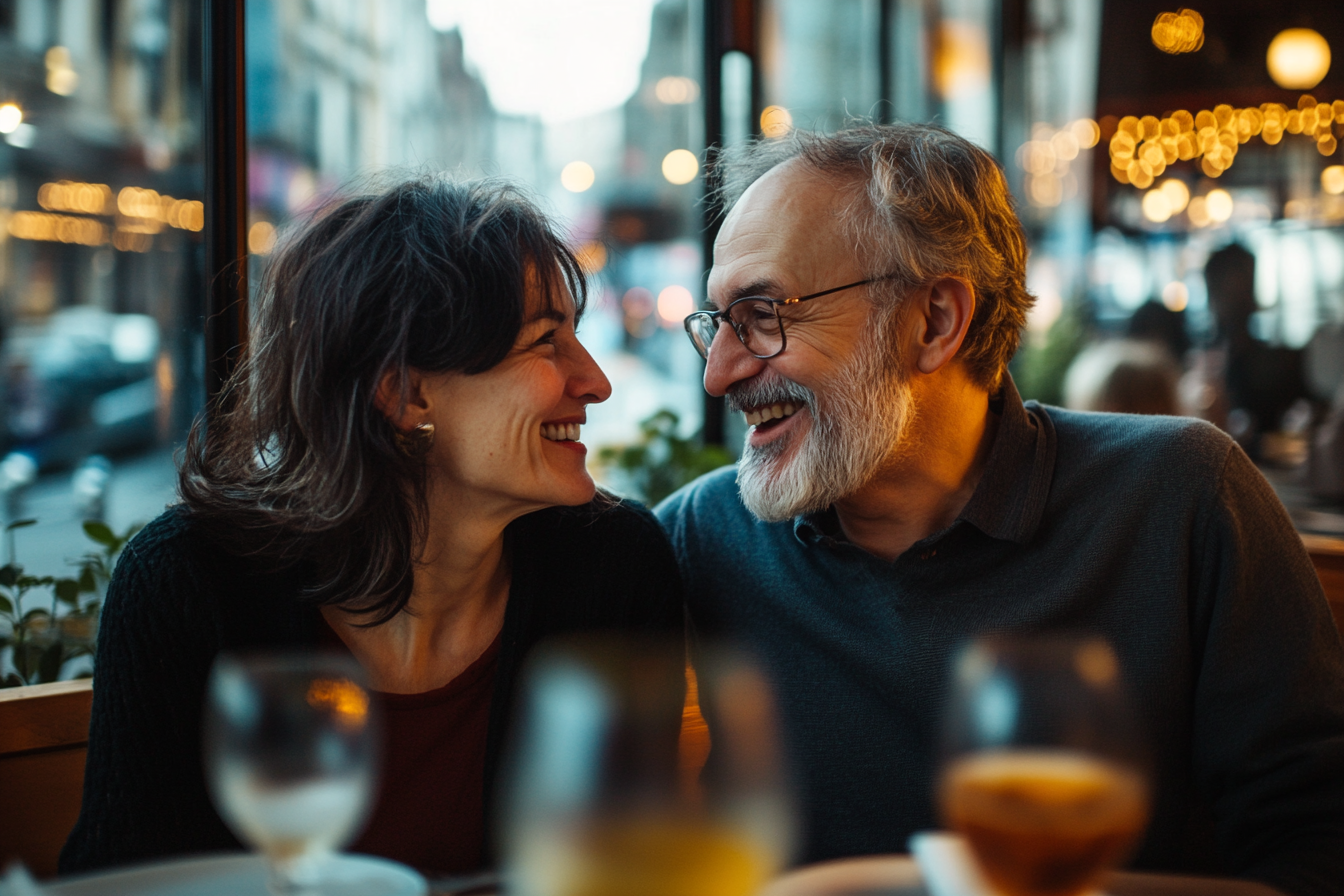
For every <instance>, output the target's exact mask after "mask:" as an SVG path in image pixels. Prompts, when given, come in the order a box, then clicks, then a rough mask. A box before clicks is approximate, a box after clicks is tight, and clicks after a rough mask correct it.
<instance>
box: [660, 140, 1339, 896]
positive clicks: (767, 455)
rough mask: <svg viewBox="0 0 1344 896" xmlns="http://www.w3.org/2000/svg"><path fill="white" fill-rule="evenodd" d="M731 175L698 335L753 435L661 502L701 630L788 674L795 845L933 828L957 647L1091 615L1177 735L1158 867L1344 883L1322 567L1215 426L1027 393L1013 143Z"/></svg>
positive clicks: (851, 143) (1313, 889) (882, 149)
mask: <svg viewBox="0 0 1344 896" xmlns="http://www.w3.org/2000/svg"><path fill="white" fill-rule="evenodd" d="M720 172H721V174H722V176H723V181H724V184H725V186H724V188H723V198H724V199H725V205H726V206H727V207H728V209H729V211H728V214H727V218H726V219H725V221H724V224H723V228H722V230H721V231H720V233H719V237H718V240H717V242H716V245H715V250H714V267H713V271H712V273H711V275H710V278H709V296H710V299H711V301H712V303H713V305H714V306H715V309H716V312H714V313H700V314H698V315H696V316H693V317H692V318H691V319H690V320H689V321H688V325H687V329H688V332H689V333H690V334H691V335H692V339H693V341H695V342H696V343H697V347H699V348H701V350H702V352H704V353H705V354H706V355H707V366H706V369H705V388H706V389H707V390H708V391H709V392H710V393H711V394H714V395H725V396H726V397H727V400H728V402H729V405H730V407H731V408H733V409H735V410H736V411H740V412H741V413H743V414H744V416H745V419H746V422H747V423H748V425H749V427H750V429H749V433H748V436H747V440H746V446H745V448H744V451H743V454H742V459H741V461H740V463H739V464H738V465H737V467H736V469H733V468H725V469H723V470H719V471H718V472H715V473H711V474H709V475H707V476H705V477H702V478H701V479H699V480H697V481H696V482H694V483H692V484H691V485H689V486H687V487H686V488H684V489H682V490H681V491H679V492H677V493H676V494H674V495H673V496H672V497H670V498H668V499H667V500H666V501H665V502H664V503H663V504H662V505H660V506H659V508H658V511H657V512H658V514H659V517H660V519H661V520H662V522H663V524H664V526H665V527H666V528H667V530H668V532H669V534H670V535H671V538H672V541H673V544H674V547H675V548H676V549H677V551H678V553H679V556H680V560H681V564H682V570H683V573H684V576H685V580H686V586H687V593H688V595H689V600H690V607H691V613H692V619H693V621H694V623H695V624H696V626H697V628H698V630H699V631H701V632H705V633H708V634H715V635H726V636H729V637H732V638H735V639H738V640H741V641H743V642H745V643H746V644H747V645H749V646H750V647H751V648H753V649H754V650H755V651H756V652H757V653H758V655H759V656H760V657H762V659H763V660H764V662H765V663H766V664H767V666H768V667H769V669H770V671H771V673H772V674H773V676H774V680H775V684H776V688H777V690H778V695H777V696H778V699H779V702H780V704H781V715H782V717H783V725H784V730H785V736H786V740H787V746H788V748H789V749H790V751H791V753H792V757H793V760H794V763H795V767H796V775H797V777H798V790H799V794H798V796H799V802H800V806H801V809H802V814H803V824H804V829H805V839H804V848H803V850H802V854H801V856H800V858H801V859H802V860H804V861H816V860H820V859H826V858H831V857H836V856H843V855H854V854H863V853H880V852H893V851H903V850H904V849H905V846H906V840H907V838H908V836H909V835H910V834H911V833H912V832H913V831H917V830H920V829H927V828H932V827H936V826H937V825H938V817H937V813H936V809H935V806H934V804H933V789H934V784H935V778H936V772H937V764H938V753H939V738H940V713H941V712H942V710H943V708H944V706H945V704H946V698H947V692H948V682H949V672H950V665H951V661H952V657H953V656H954V654H955V652H956V650H957V649H958V647H959V646H961V645H963V644H964V643H966V642H967V641H968V640H969V639H970V638H972V637H974V636H976V635H979V634H982V633H985V632H990V631H998V632H1004V631H1006V632H1038V631H1046V630H1084V631H1092V632H1098V633H1100V634H1102V635H1104V636H1105V637H1106V638H1107V639H1108V640H1109V642H1110V643H1111V645H1112V646H1113V647H1114V649H1115V651H1116V654H1117V656H1118V658H1119V663H1120V667H1121V669H1122V672H1123V674H1124V676H1125V678H1126V680H1127V683H1128V686H1129V689H1130V691H1131V692H1132V695H1133V697H1134V698H1135V701H1134V702H1135V704H1136V706H1137V707H1138V711H1139V714H1140V722H1141V726H1140V727H1141V728H1142V730H1144V731H1145V732H1146V733H1147V739H1148V742H1149V745H1150V748H1151V752H1152V758H1153V763H1152V782H1153V794H1154V802H1153V811H1152V818H1151V821H1150V824H1149V827H1148V831H1147V835H1146V837H1145V840H1144V842H1143V844H1142V845H1141V847H1140V849H1139V851H1138V853H1137V855H1136V857H1135V859H1134V861H1133V864H1134V866H1135V867H1139V868H1147V869H1162V870H1171V871H1185V872H1192V873H1198V872H1203V873H1215V874H1235V875H1241V876H1244V877H1247V878H1249V879H1252V880H1258V881H1263V882H1266V883H1268V884H1270V885H1272V886H1274V887H1278V888H1279V889H1281V890H1284V891H1286V892H1291V893H1299V894H1308V893H1311V894H1316V893H1322V894H1323V893H1338V892H1340V887H1341V886H1344V650H1341V646H1340V641H1339V637H1338V634H1337V633H1336V631H1335V629H1334V627H1333V625H1332V624H1331V619H1330V615H1329V610H1328V608H1327V606H1326V604H1325V602H1324V600H1323V597H1322V594H1321V591H1320V585H1319V583H1318V581H1317V579H1316V577H1315V573H1314V571H1313V569H1312V567H1311V564H1310V561H1309V560H1308V558H1307V557H1306V555H1305V553H1304V552H1303V549H1302V545H1301V542H1300V540H1299V539H1298V537H1297V535H1296V534H1295V533H1294V531H1293V529H1292V526H1291V525H1290V523H1289V521H1288V518H1287V516H1286V515H1285V513H1284V511H1283V509H1282V507H1281V506H1280V505H1279V503H1278V501H1277V500H1276V499H1275V497H1274V494H1273V492H1272V491H1271V490H1270V488H1269V486H1268V485H1267V484H1266V483H1265V481H1264V480H1263V478H1262V477H1261V476H1260V475H1259V473H1258V472H1257V471H1256V470H1255V468H1254V467H1253V466H1252V465H1251V464H1250V462H1249V461H1248V460H1247V458H1246V456H1245V455H1244V454H1243V453H1242V452H1241V451H1240V450H1239V449H1238V448H1236V447H1235V446H1234V445H1233V444H1232V443H1231V441H1230V440H1228V439H1227V438H1226V437H1225V436H1224V435H1222V434H1221V433H1220V432H1219V431H1217V430H1216V429H1214V428H1213V427H1211V426H1208V425H1206V424H1203V423H1200V422H1198V421H1193V420H1183V419H1176V418H1169V417H1151V418H1149V417H1144V418H1140V417H1131V416H1120V415H1100V414H1081V413H1071V412H1067V411H1062V410H1060V409H1057V408H1045V407H1040V406H1037V405H1035V404H1034V403H1029V404H1026V405H1024V404H1023V402H1022V400H1021V399H1020V398H1019V396H1018V393H1017V390H1016V388H1015V387H1014V385H1013V381H1012V379H1011V378H1010V377H1009V376H1008V374H1007V372H1006V365H1007V363H1008V361H1009V359H1010V358H1011V357H1012V355H1013V353H1014V351H1015V350H1016V348H1017V345H1018V340H1019V333H1020V330H1021V327H1022V325H1023V323H1024V320H1025V316H1026V313H1027V310H1028V308H1029V306H1030V305H1031V302H1032V298H1031V296H1029V295H1028V294H1027V292H1026V290H1025V287H1024V269H1025V262H1026V254H1027V250H1026V245H1025V240H1024V238H1023V234H1022V229H1021V226H1020V224H1019V223H1018V220H1017V218H1016V216H1015V214H1014V212H1013V208H1012V200H1011V198H1010V195H1009V193H1008V190H1007V185H1006V183H1005V181H1004V178H1003V174H1002V172H1001V171H1000V169H999V168H998V166H997V164H996V163H995V162H994V160H993V159H992V158H991V157H990V156H989V155H987V154H986V153H985V152H983V151H982V150H980V149H978V148H976V147H975V146H973V145H971V144H970V143H968V142H967V141H965V140H963V139H961V138H959V137H957V136H955V135H953V134H951V133H950V132H948V131H945V130H943V129H941V128H937V127H932V126H918V125H895V126H883V127H879V126H872V127H863V128H859V129H855V130H850V131H846V132H843V133H840V134H836V135H832V136H818V135H808V134H795V135H794V136H792V137H791V138H788V139H786V140H782V141H772V142H763V143H759V144H756V145H754V146H752V147H749V148H748V149H746V150H745V151H744V152H741V153H739V154H738V155H737V156H732V157H729V158H728V159H727V160H726V161H725V162H724V163H722V164H721V166H720ZM755 297H764V298H763V299H760V298H755ZM795 299H796V301H795ZM735 303H736V304H735ZM725 320H726V321H727V322H728V323H729V326H723V325H722V323H723V322H724V321H725Z"/></svg>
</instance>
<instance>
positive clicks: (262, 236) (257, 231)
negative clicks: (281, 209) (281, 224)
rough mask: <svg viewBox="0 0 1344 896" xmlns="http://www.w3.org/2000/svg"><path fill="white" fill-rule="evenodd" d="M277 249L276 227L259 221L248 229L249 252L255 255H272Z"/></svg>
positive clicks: (267, 222) (268, 222)
mask: <svg viewBox="0 0 1344 896" xmlns="http://www.w3.org/2000/svg"><path fill="white" fill-rule="evenodd" d="M274 248H275V225H274V224H272V223H271V222H270V221H258V222H257V223H255V224H253V225H252V226H251V227H249V228H248V229H247V251H248V252H251V253H252V254H253V255H270V254H271V250H272V249H274Z"/></svg>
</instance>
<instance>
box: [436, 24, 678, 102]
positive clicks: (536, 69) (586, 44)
mask: <svg viewBox="0 0 1344 896" xmlns="http://www.w3.org/2000/svg"><path fill="white" fill-rule="evenodd" d="M655 2H656V0H426V5H425V12H426V15H427V16H428V18H429V23H430V25H431V26H433V27H434V28H436V29H438V30H440V31H451V30H452V29H454V28H457V29H459V30H460V31H461V32H462V43H463V47H464V49H465V52H466V56H467V64H468V65H469V66H470V67H471V68H472V69H474V70H475V71H476V73H477V74H479V75H480V76H481V78H482V79H483V80H484V81H485V85H486V89H487V90H488V91H489V92H490V100H491V102H492V103H493V104H494V107H495V108H496V109H497V110H499V111H500V112H503V113H506V114H513V115H537V116H540V117H541V119H542V120H543V121H545V122H547V123H548V124H549V123H555V122H561V121H569V120H572V119H575V118H583V117H586V116H589V115H592V114H594V113H597V112H601V111H604V110H606V109H610V108H612V107H615V106H619V105H621V104H622V103H624V102H625V101H626V100H627V99H629V98H630V96H631V95H632V94H633V93H634V92H635V88H636V87H637V86H638V85H639V69H640V65H641V64H642V63H643V61H644V57H645V55H646V54H647V53H648V49H649V22H650V19H651V16H652V12H653V6H654V3H655Z"/></svg>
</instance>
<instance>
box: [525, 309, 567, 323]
mask: <svg viewBox="0 0 1344 896" xmlns="http://www.w3.org/2000/svg"><path fill="white" fill-rule="evenodd" d="M568 319H569V315H568V314H566V313H565V312H563V311H557V310H555V309H554V308H547V309H545V310H542V311H538V312H537V313H536V314H533V315H532V316H531V317H529V318H528V319H527V320H525V321H523V323H524V324H535V323H536V322H537V321H542V320H553V321H555V322H556V323H558V324H562V323H564V322H565V321H566V320H568Z"/></svg>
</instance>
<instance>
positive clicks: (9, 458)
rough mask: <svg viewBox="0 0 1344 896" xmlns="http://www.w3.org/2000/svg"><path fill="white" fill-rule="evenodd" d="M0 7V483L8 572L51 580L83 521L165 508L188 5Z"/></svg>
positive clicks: (193, 331)
mask: <svg viewBox="0 0 1344 896" xmlns="http://www.w3.org/2000/svg"><path fill="white" fill-rule="evenodd" d="M0 8H2V9H3V10H4V14H3V15H0V138H3V140H0V332H2V333H3V349H2V350H0V352H2V353H0V359H2V362H0V363H2V364H3V381H2V385H0V401H2V402H3V405H4V416H3V423H0V441H3V452H2V453H4V454H5V455H6V459H5V461H4V463H3V465H0V471H3V472H0V485H2V486H3V487H4V493H5V499H6V500H5V508H4V509H5V514H6V518H7V519H8V520H12V519H15V518H22V517H35V518H37V520H38V523H37V524H36V525H35V526H32V527H29V528H26V529H23V530H20V531H17V532H16V533H15V538H14V540H13V541H14V547H15V548H16V549H17V558H18V560H19V562H20V563H22V564H23V565H24V566H25V567H26V568H27V570H28V571H29V572H32V573H37V574H43V575H64V574H69V572H70V568H69V566H68V565H67V561H68V560H69V559H70V558H76V557H78V556H79V555H81V554H83V553H85V552H86V551H88V550H90V549H92V548H93V547H94V545H93V544H92V543H91V542H90V541H88V539H86V538H85V536H84V535H83V533H82V532H81V526H80V524H81V521H82V520H83V519H84V518H86V517H88V516H100V517H105V518H106V519H107V520H108V522H109V523H111V524H112V525H113V526H114V528H116V529H117V530H118V531H120V530H121V529H123V528H124V527H125V526H127V525H128V524H130V523H131V522H134V521H141V522H143V521H147V520H149V519H151V518H153V517H154V516H156V515H157V514H158V513H159V512H160V511H162V509H163V507H164V505H165V504H166V503H168V502H169V501H170V500H172V498H173V494H174V484H175V477H174V466H173V459H172V448H173V446H174V445H175V444H180V442H181V440H182V438H183V435H184V433H185V431H186V429H187V427H188V425H189V423H190V421H191V419H192V417H193V415H194V414H195V413H196V411H197V410H198V409H199V407H200V405H201V397H202V388H201V373H200V370H201V366H202V364H201V357H202V337H201V315H200V310H199V309H200V296H201V292H202V278H201V265H202V262H201V258H202V242H201V236H202V235H201V228H202V224H203V210H202V207H201V203H200V197H201V182H202V180H201V159H200V150H201V147H200V134H201V116H200V103H201V100H200V88H199V80H200V78H199V72H200V64H201V62H200V20H199V4H195V3H170V2H140V3H112V2H108V3H77V2H54V0H14V2H10V3H5V4H0ZM95 456H101V457H105V458H107V464H108V466H107V467H106V469H107V470H110V478H107V479H105V477H104V476H103V475H102V474H101V473H100V470H103V471H104V472H105V471H106V470H104V467H103V462H102V461H95V462H94V466H93V467H88V468H86V469H84V471H83V473H82V474H80V475H79V476H78V477H76V476H75V475H74V474H75V473H76V471H77V470H79V469H80V468H81V466H85V467H87V462H88V460H89V459H90V458H91V457H95ZM30 474H31V475H32V476H33V477H34V478H33V481H32V482H31V484H28V483H27V480H28V479H29V476H30ZM75 479H78V481H79V482H80V483H81V485H82V487H83V491H81V492H77V491H76V489H75V488H74V487H73V484H72V483H73V481H74V480H75ZM104 479H105V481H104ZM100 482H101V483H102V485H101V486H100ZM9 547H10V546H9V544H6V545H5V551H6V552H8V550H9ZM6 559H8V556H6ZM33 600H35V601H36V603H35V604H34V605H42V604H44V603H45V604H48V605H49V600H50V595H49V594H45V593H44V594H43V596H42V597H41V598H33ZM69 671H70V670H67V672H69Z"/></svg>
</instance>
